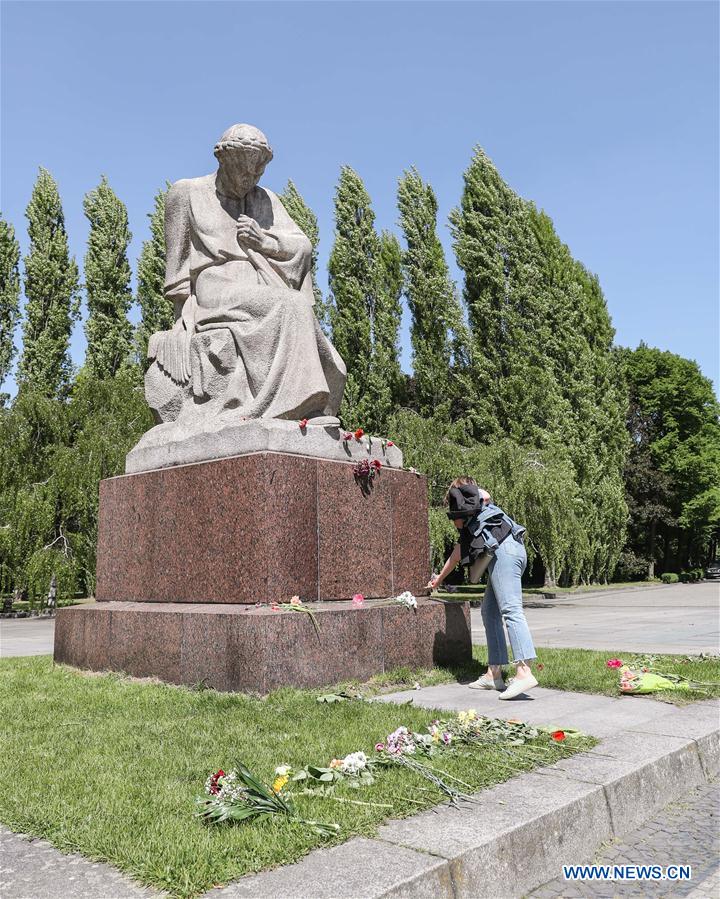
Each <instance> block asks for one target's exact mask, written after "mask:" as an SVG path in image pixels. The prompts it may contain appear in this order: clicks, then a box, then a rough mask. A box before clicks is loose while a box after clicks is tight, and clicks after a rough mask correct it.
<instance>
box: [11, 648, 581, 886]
mask: <svg viewBox="0 0 720 899" xmlns="http://www.w3.org/2000/svg"><path fill="white" fill-rule="evenodd" d="M471 670H472V669H471ZM405 676H407V672H405V673H401V674H400V675H399V676H398V677H397V678H396V679H395V682H396V683H399V682H401V681H402V678H403V677H405ZM428 676H431V675H428ZM435 676H441V675H440V673H438V674H437V675H435ZM444 676H445V678H446V679H447V677H448V674H447V672H445V673H444ZM385 681H387V682H390V681H393V678H385ZM380 682H382V679H381V681H380ZM376 688H378V685H377V684H376ZM323 692H328V691H327V690H317V691H300V690H279V691H277V692H275V693H272V694H271V695H270V696H268V697H266V698H255V697H251V696H247V695H243V694H228V693H225V694H223V693H216V692H215V691H212V690H191V689H185V688H181V687H170V686H165V685H162V684H156V683H150V682H141V681H133V680H131V679H128V678H123V677H121V676H117V675H87V674H81V673H79V672H77V671H73V670H72V669H69V668H65V667H62V666H53V664H52V660H51V659H50V658H49V657H47V656H41V657H32V658H19V659H14V658H11V659H2V660H0V720H1V721H2V728H0V758H2V765H0V821H1V822H2V823H3V824H5V825H7V826H8V827H10V828H12V829H13V830H16V831H20V832H23V833H27V834H32V835H35V836H39V837H44V838H46V839H48V840H50V841H51V842H52V843H53V844H54V845H55V846H57V847H58V848H60V849H65V850H76V851H79V852H81V853H83V854H84V855H85V856H88V857H90V858H93V859H98V860H105V861H109V862H111V863H112V864H114V865H116V866H117V867H119V868H120V869H122V870H123V871H125V872H127V873H128V874H130V875H132V876H134V877H135V878H137V879H139V880H141V881H142V882H144V883H146V884H148V885H151V886H155V887H159V888H163V889H166V890H168V891H169V893H170V894H171V895H173V896H177V897H190V896H194V895H196V894H198V893H201V892H203V891H204V890H206V889H208V888H210V887H212V886H213V885H215V884H219V883H226V882H228V881H230V880H233V879H235V878H237V877H240V876H241V875H243V874H247V873H249V872H252V871H258V870H260V869H262V868H267V867H272V866H276V865H280V864H286V863H288V862H292V861H295V860H296V859H298V858H300V857H301V856H302V855H303V854H305V853H306V852H308V851H309V850H310V849H312V848H314V847H315V846H318V845H320V844H321V843H323V840H322V838H321V837H318V836H316V835H314V834H312V833H310V832H308V831H307V830H305V829H303V828H301V827H298V826H295V825H292V824H290V823H288V822H284V821H266V822H254V823H251V824H244V825H243V824H241V825H229V826H225V825H220V826H207V825H204V824H202V823H201V822H200V821H198V820H197V819H196V818H195V817H193V812H194V804H193V799H194V797H195V796H196V795H198V794H200V793H202V790H203V786H204V782H205V779H206V777H207V776H208V774H209V773H211V772H212V771H215V770H216V769H217V768H219V767H223V768H224V769H225V770H228V768H229V767H232V765H233V762H235V761H236V760H242V761H244V762H245V763H246V764H248V765H249V767H250V768H251V769H252V770H253V771H254V772H255V773H256V774H258V775H259V776H260V777H262V778H263V779H265V780H267V779H269V778H271V777H272V773H273V770H274V768H275V766H276V765H279V764H282V763H288V764H291V765H293V766H297V767H300V766H302V765H304V764H307V763H313V764H320V765H326V764H328V762H329V761H330V759H332V758H333V757H342V756H344V755H346V754H347V753H349V752H352V751H355V750H360V749H362V750H364V751H365V752H367V753H370V752H371V751H372V748H373V746H374V744H375V743H376V742H377V741H378V740H382V739H383V738H384V737H385V736H386V735H387V734H388V733H389V732H391V731H393V730H395V728H397V727H398V726H400V725H401V724H405V725H407V726H408V727H409V728H410V729H414V730H423V729H424V728H425V726H426V725H427V724H428V723H430V722H431V721H432V720H433V718H434V717H435V716H434V714H433V713H432V712H431V711H429V710H424V709H419V708H413V707H408V706H392V705H385V704H382V703H365V702H343V703H337V704H332V705H327V704H320V703H318V702H317V701H316V700H317V696H318V695H319V694H320V693H323ZM594 742H595V741H593V740H591V739H590V738H588V739H587V740H583V741H580V742H579V743H575V744H574V745H570V744H569V743H561V744H557V743H553V742H552V741H551V740H550V739H549V738H544V739H542V740H540V741H537V742H534V743H531V744H527V745H525V746H517V747H515V746H512V747H503V748H502V749H500V748H497V749H494V748H483V749H481V750H479V751H472V752H471V753H467V754H463V753H462V751H458V752H456V753H449V754H447V755H443V756H441V757H439V758H436V759H433V761H432V764H433V765H435V766H436V767H438V768H441V769H443V770H444V771H446V772H448V773H449V774H453V775H455V776H457V777H459V778H461V779H462V780H463V781H465V782H466V783H467V784H469V785H470V786H471V787H472V788H473V789H477V788H481V787H484V786H490V785H492V784H495V783H499V782H501V781H503V780H505V779H507V778H509V777H511V776H513V775H514V774H516V773H518V772H521V771H526V770H529V769H531V768H533V767H535V766H537V765H538V764H552V763H553V762H554V761H556V760H557V759H559V758H561V757H563V756H566V755H569V754H572V753H573V752H575V751H577V750H578V749H587V748H589V747H590V746H591V745H594ZM428 787H429V784H428V783H427V781H424V780H422V779H420V778H418V777H417V776H416V775H414V774H412V773H410V772H407V771H405V770H397V769H392V770H390V771H387V772H386V773H383V774H382V775H381V777H380V778H378V780H377V781H376V783H375V784H374V785H373V786H371V787H368V788H363V789H362V790H361V791H349V790H348V791H347V792H346V793H345V794H342V793H339V794H338V795H345V796H350V797H351V798H353V799H361V800H362V801H367V802H376V803H387V804H388V805H389V806H390V807H388V808H377V807H373V806H360V805H351V804H345V803H341V802H336V801H333V800H332V799H322V798H309V797H305V798H301V799H298V800H297V806H298V810H299V811H300V812H301V814H302V815H303V817H307V818H313V819H317V820H321V821H326V822H337V823H338V824H339V825H340V827H341V831H340V834H339V835H338V837H337V838H336V839H334V842H342V841H343V840H346V839H348V838H349V837H350V836H352V835H354V834H372V833H374V832H375V830H376V828H377V826H378V825H379V823H380V822H381V821H383V820H384V819H386V818H389V817H402V816H406V815H409V814H413V813H415V812H417V811H420V810H421V809H422V808H427V807H430V806H432V805H434V804H436V803H438V802H439V801H441V798H442V797H441V796H440V794H439V793H436V792H426V790H427V788H428ZM325 842H327V841H325Z"/></svg>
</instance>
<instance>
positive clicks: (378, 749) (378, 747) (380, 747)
mask: <svg viewBox="0 0 720 899" xmlns="http://www.w3.org/2000/svg"><path fill="white" fill-rule="evenodd" d="M384 749H385V744H384V743H376V744H375V752H382V751H383V750H384Z"/></svg>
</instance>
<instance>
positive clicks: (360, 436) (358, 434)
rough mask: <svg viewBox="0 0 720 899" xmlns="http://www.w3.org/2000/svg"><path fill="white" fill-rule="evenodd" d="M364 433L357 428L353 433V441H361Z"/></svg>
mask: <svg viewBox="0 0 720 899" xmlns="http://www.w3.org/2000/svg"><path fill="white" fill-rule="evenodd" d="M364 433H365V431H363V429H362V428H358V429H357V431H355V434H354V437H355V439H356V440H362V435H363V434H364Z"/></svg>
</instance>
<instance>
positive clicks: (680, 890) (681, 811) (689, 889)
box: [528, 781, 720, 899]
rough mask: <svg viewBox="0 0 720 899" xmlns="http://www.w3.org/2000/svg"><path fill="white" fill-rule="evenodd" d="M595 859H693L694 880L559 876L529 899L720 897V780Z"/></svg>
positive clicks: (612, 861)
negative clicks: (621, 880) (578, 879)
mask: <svg viewBox="0 0 720 899" xmlns="http://www.w3.org/2000/svg"><path fill="white" fill-rule="evenodd" d="M593 864H596V865H660V866H661V867H663V868H665V867H667V866H668V865H691V866H692V880H686V881H650V880H643V881H639V882H636V883H627V882H626V883H617V882H615V883H613V882H611V881H589V880H585V881H582V882H575V883H573V882H570V881H566V880H563V879H562V878H558V879H557V880H552V881H550V883H546V884H544V886H542V887H539V888H538V889H536V890H533V891H532V892H531V893H529V894H528V899H560V897H563V899H564V897H566V896H567V897H575V896H580V897H583V899H589V897H595V896H597V897H603V899H605V897H608V899H614V897H615V896H619V897H625V896H658V897H660V896H672V897H675V896H687V897H689V899H717V897H718V896H720V782H718V781H714V782H713V783H707V784H703V785H702V786H700V787H697V788H696V789H695V790H692V792H691V793H690V794H689V795H688V796H687V797H686V798H685V799H684V800H683V801H682V802H674V803H672V804H671V805H669V806H667V807H666V808H665V809H663V811H662V812H660V813H659V814H657V815H655V817H653V818H652V820H650V821H647V822H646V823H645V824H643V826H642V827H639V828H638V829H637V830H634V831H632V832H631V833H629V834H627V835H626V836H625V837H624V839H623V840H622V841H617V842H614V843H612V844H610V845H609V846H607V847H606V848H604V849H603V850H602V851H601V852H599V853H598V855H597V856H596V857H595V859H594V860H593Z"/></svg>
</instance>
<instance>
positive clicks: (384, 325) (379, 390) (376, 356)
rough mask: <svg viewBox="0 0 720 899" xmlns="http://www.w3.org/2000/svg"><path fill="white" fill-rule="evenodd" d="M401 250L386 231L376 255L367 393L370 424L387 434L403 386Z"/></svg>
mask: <svg viewBox="0 0 720 899" xmlns="http://www.w3.org/2000/svg"><path fill="white" fill-rule="evenodd" d="M401 259H402V251H401V249H400V244H399V243H398V240H397V238H396V237H395V235H393V234H390V233H389V232H388V231H383V232H382V233H381V235H380V238H379V242H378V252H377V256H376V258H375V305H374V315H373V321H372V357H371V362H370V371H369V375H368V384H367V388H366V394H367V397H368V399H369V400H370V402H369V404H368V408H367V411H366V418H365V422H366V424H367V427H368V428H370V429H372V430H373V431H374V432H375V433H377V434H387V432H388V426H389V423H390V418H391V415H392V413H393V412H394V411H395V410H396V409H397V407H398V405H399V403H400V400H401V397H402V394H403V386H404V383H403V382H404V378H403V373H402V370H401V368H400V347H399V343H400V322H401V319H402V303H401V297H402V285H403V276H402V267H401Z"/></svg>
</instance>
